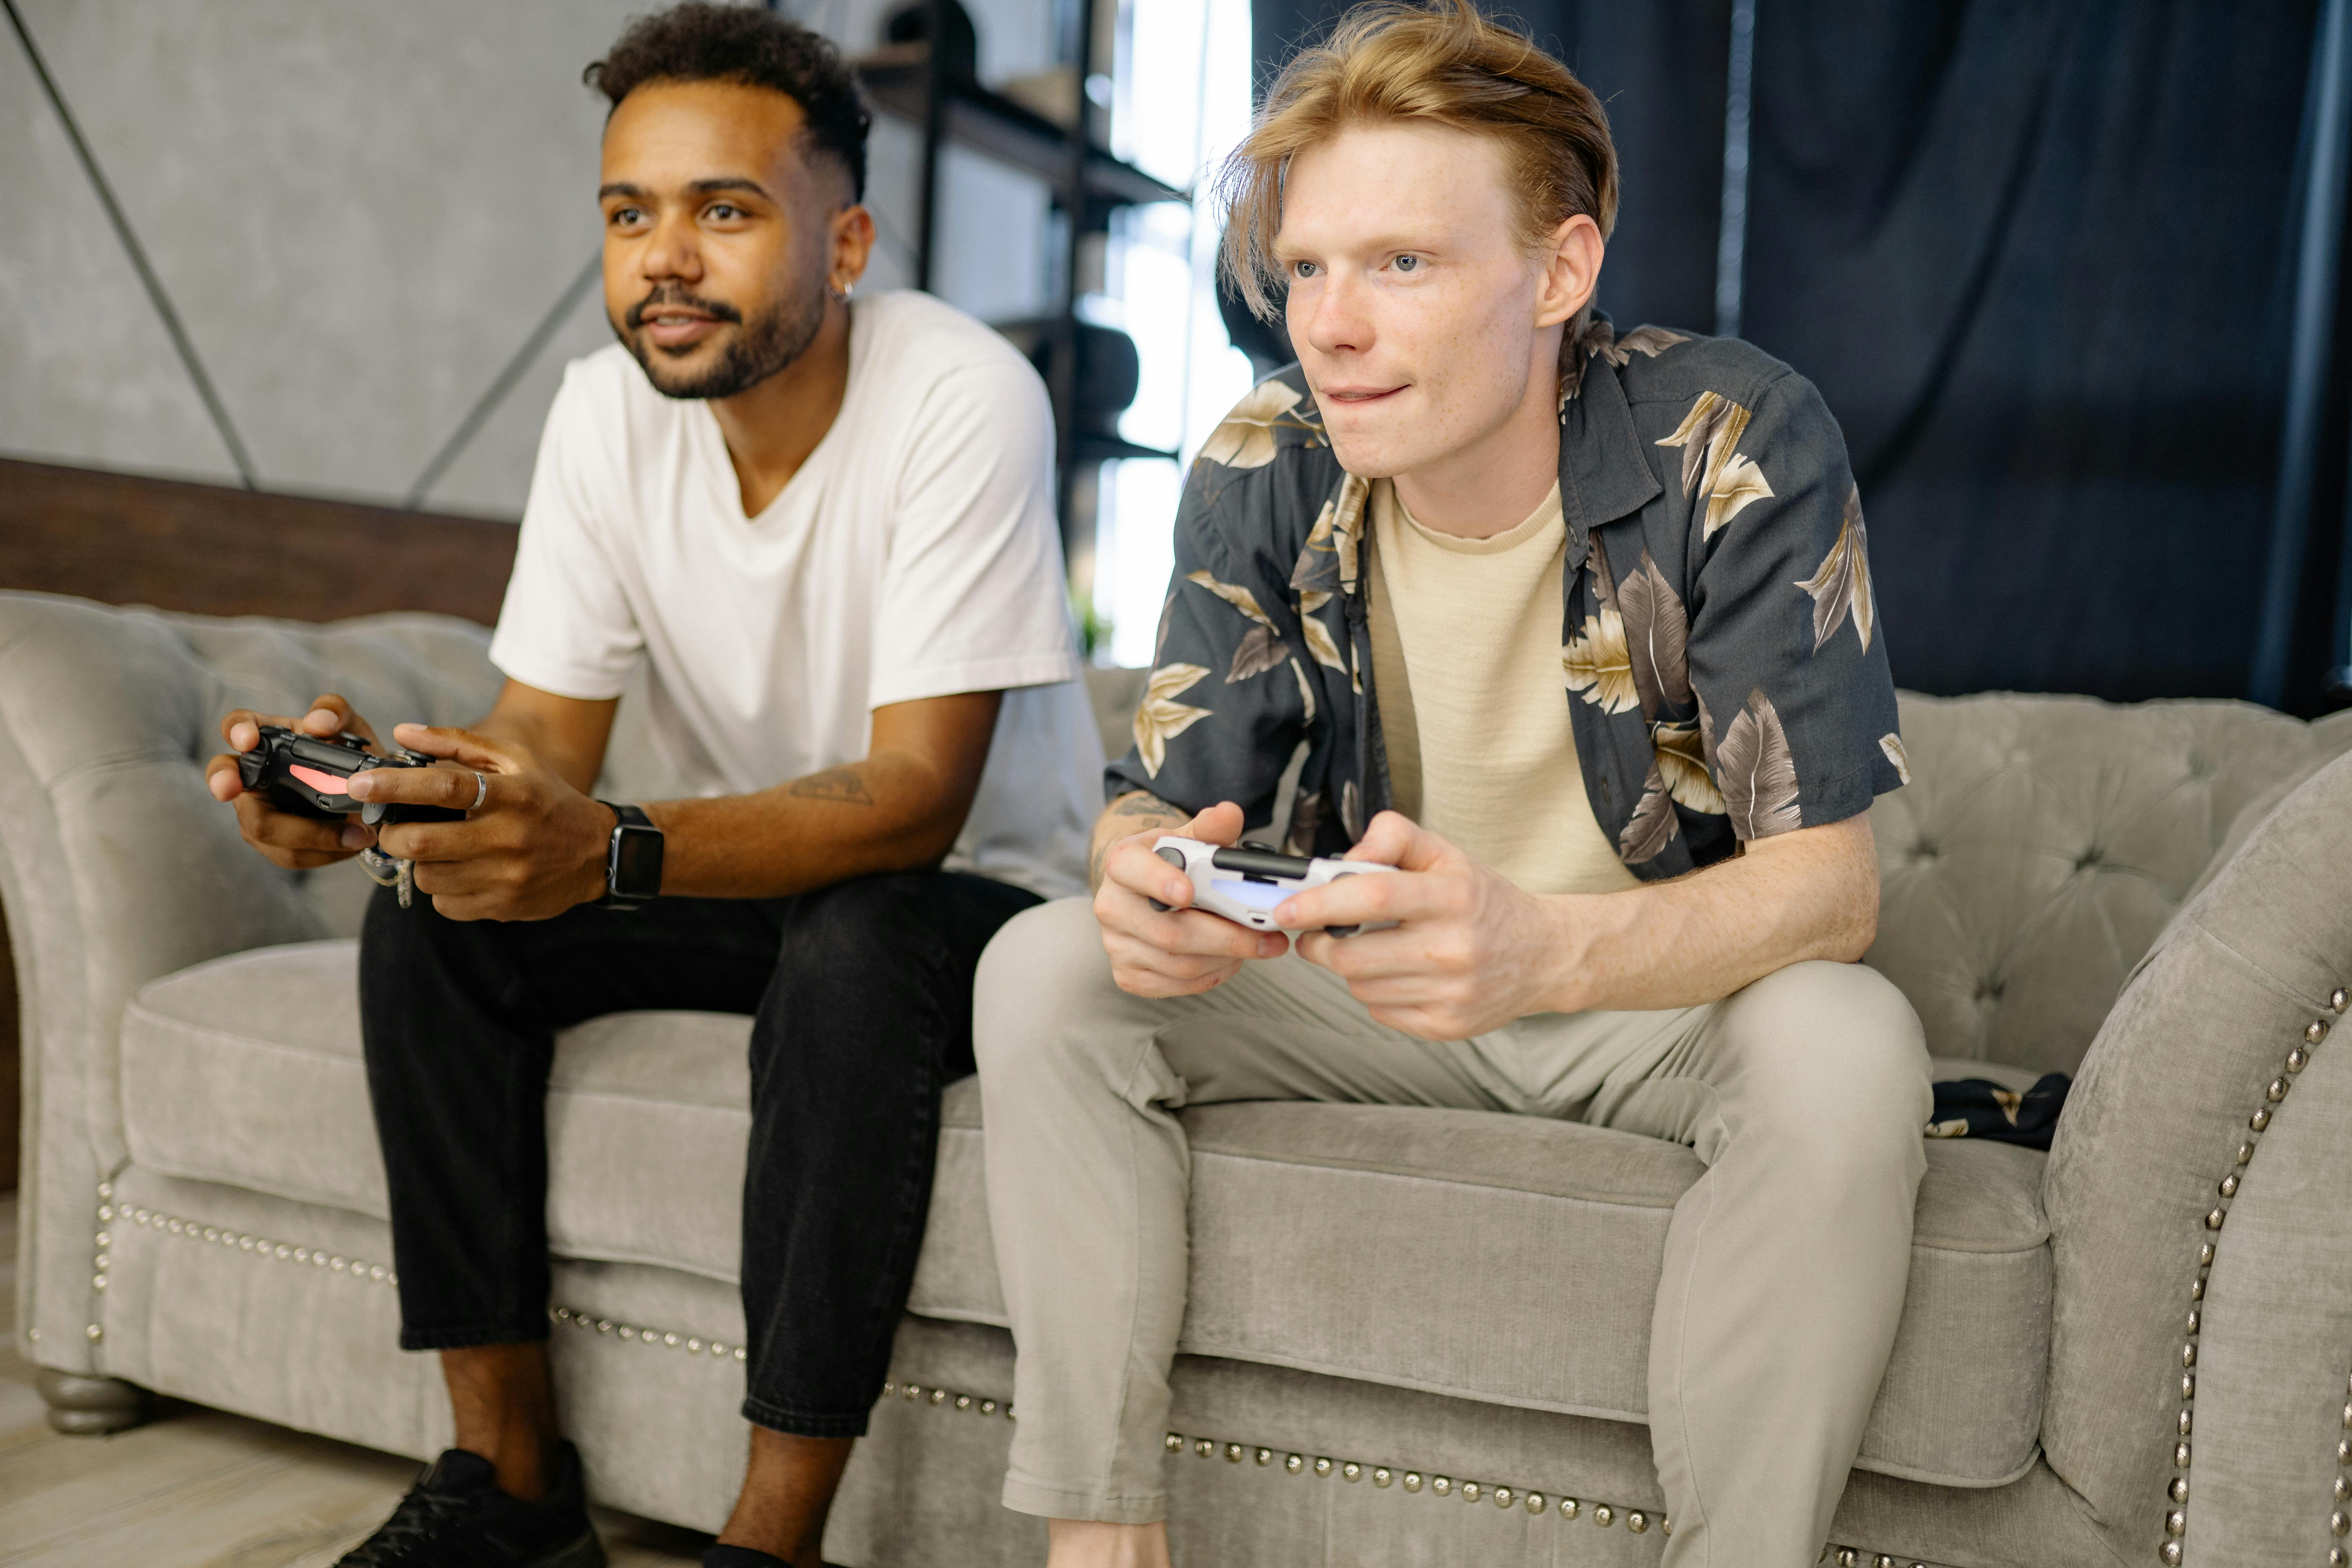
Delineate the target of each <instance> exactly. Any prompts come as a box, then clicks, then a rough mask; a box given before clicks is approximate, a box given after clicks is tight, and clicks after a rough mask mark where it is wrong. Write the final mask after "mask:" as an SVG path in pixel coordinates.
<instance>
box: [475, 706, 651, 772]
mask: <svg viewBox="0 0 2352 1568" xmlns="http://www.w3.org/2000/svg"><path fill="white" fill-rule="evenodd" d="M619 707H620V704H619V702H618V701H617V700H612V701H601V702H589V701H583V700H576V699H571V698H560V697H556V696H553V695H552V694H551V693H548V692H544V691H539V690H536V689H533V688H530V687H528V686H525V685H523V684H521V683H520V681H513V680H509V681H508V682H507V683H506V685H505V687H504V688H503V689H501V690H500V691H499V700H498V701H497V702H496V703H494V704H492V706H491V708H490V710H489V712H488V715H487V716H485V717H484V718H483V720H482V721H481V722H480V723H478V724H476V725H475V726H474V727H473V732H474V733H475V734H478V735H480V736H483V737H485V738H486V739H488V740H492V741H498V742H505V743H507V744H509V745H516V746H520V747H522V748H523V749H524V750H526V751H528V752H530V753H531V754H532V755H533V756H535V757H537V758H538V759H539V760H540V761H541V762H542V763H546V764H547V766H548V769H549V770H550V771H551V772H552V773H554V774H555V776H556V777H558V778H560V779H562V781H563V782H564V783H565V784H570V785H571V786H572V788H573V789H576V790H578V791H579V792H580V793H581V794H582V795H589V794H593V792H594V790H595V788H596V775H597V774H598V773H602V772H603V771H604V747H605V744H606V742H607V741H608V740H609V739H610V738H611V735H612V732H613V715H614V712H615V711H616V710H618V709H619Z"/></svg>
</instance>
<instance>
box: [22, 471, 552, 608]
mask: <svg viewBox="0 0 2352 1568" xmlns="http://www.w3.org/2000/svg"><path fill="white" fill-rule="evenodd" d="M514 550H515V530H514V525H513V524H512V523H510V522H499V521H492V520H489V519H487V518H474V517H442V516H436V515H435V514H433V513H430V512H420V511H400V510H395V509H394V508H391V507H380V506H362V505H360V504H358V503H357V502H354V501H339V500H314V499H312V498H310V497H308V496H287V495H270V494H268V493H266V492H261V491H255V490H240V489H227V488H226V487H225V486H221V485H196V484H188V483H185V482H184V481H181V480H177V479H143V478H140V477H138V476H136V475H131V474H105V473H99V472H96V471H94V470H92V469H89V468H58V467H56V466H54V465H52V464H48V463H19V462H11V461H8V460H6V459H5V458H0V588H31V589H37V590H39V591H41V592H44V593H50V594H74V595H79V596H80V597H82V598H85V599H99V600H102V601H104V602H105V603H107V604H110V605H154V606H155V607H156V608H158V609H163V610H184V611H188V612H191V613H193V614H196V615H205V616H285V617H287V618H288V619H289V620H297V621H331V620H339V619H341V617H343V616H364V615H370V614H373V613H374V612H376V611H380V610H439V611H443V612H445V613H446V614H448V615H453V616H464V617H465V618H466V619H467V620H469V621H479V622H481V623H482V624H483V625H485V626H488V625H489V624H490V623H491V622H493V621H495V620H497V619H498V614H499V599H500V598H501V597H503V596H504V595H505V593H506V585H507V574H508V573H509V571H510V570H511V569H512V568H513V566H514Z"/></svg>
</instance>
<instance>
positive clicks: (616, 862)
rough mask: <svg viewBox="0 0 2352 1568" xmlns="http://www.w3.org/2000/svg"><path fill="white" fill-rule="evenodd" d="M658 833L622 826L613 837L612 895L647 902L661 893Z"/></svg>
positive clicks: (659, 832)
mask: <svg viewBox="0 0 2352 1568" xmlns="http://www.w3.org/2000/svg"><path fill="white" fill-rule="evenodd" d="M661 873H662V836H661V829H659V828H657V827H639V826H635V825H634V824H630V823H624V824H622V825H621V826H620V828H619V829H618V830H617V831H616V832H615V833H614V837H613V866H612V891H613V892H614V894H615V895H616V896H618V897H620V898H624V899H650V898H652V897H654V896H655V895H656V894H657V893H659V892H660V891H661Z"/></svg>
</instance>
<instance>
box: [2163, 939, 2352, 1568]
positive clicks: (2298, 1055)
mask: <svg viewBox="0 0 2352 1568" xmlns="http://www.w3.org/2000/svg"><path fill="white" fill-rule="evenodd" d="M2191 923H2192V924H2194V925H2195V926H2196V928H2197V930H2198V931H2199V933H2200V934H2201V935H2202V936H2204V937H2205V939H2206V940H2207V941H2209V942H2212V943H2213V945H2214V946H2216V947H2218V948H2220V949H2221V951H2222V952H2227V953H2229V954H2230V955H2231V956H2232V957H2233V958H2236V959H2239V960H2240V961H2241V962H2242V963H2244V964H2245V965H2246V967H2247V968H2249V969H2250V970H2252V971H2253V972H2254V973H2257V974H2260V975H2262V976H2263V978H2264V979H2266V980H2270V981H2272V982H2273V984H2274V986H2275V987H2276V989H2277V990H2279V991H2280V992H2281V993H2282V994H2284V995H2286V996H2288V997H2290V998H2293V999H2294V1000H2295V1001H2299V1002H2306V1003H2307V1002H2308V1001H2309V999H2308V998H2306V997H2305V996H2303V995H2302V994H2301V993H2300V992H2299V990H2298V989H2297V988H2296V987H2295V986H2294V985H2291V984H2286V983H2285V982H2284V981H2282V980H2280V979H2279V978H2278V977H2277V976H2275V975H2273V974H2272V973H2270V972H2269V971H2268V970H2267V969H2264V968H2263V966H2262V965H2260V964H2258V963H2254V962H2253V960H2252V959H2251V958H2248V957H2246V955H2245V954H2243V953H2242V952H2239V950H2238V949H2237V948H2235V947H2233V946H2232V945H2231V944H2230V943H2228V942H2223V941H2222V940H2221V938H2220V937H2218V936H2216V935H2215V934H2214V933H2213V932H2212V931H2210V930H2208V929H2207V927H2206V926H2205V923H2204V922H2203V921H2192V922H2191ZM2347 1006H2352V991H2347V988H2346V987H2345V986H2342V985H2338V986H2336V988H2335V989H2334V990H2333V991H2331V992H2330V993H2329V994H2328V995H2327V998H2326V1001H2325V1002H2324V1003H2320V1004H2317V1005H2313V1006H2312V1007H2311V1011H2313V1012H2318V1011H2320V1009H2321V1008H2322V1007H2324V1008H2326V1010H2327V1011H2331V1012H2333V1013H2335V1014H2336V1016H2338V1017H2341V1016H2343V1014H2344V1012H2345V1009H2346V1008H2347ZM2331 1029H2332V1026H2331V1025H2330V1024H2329V1022H2328V1020H2327V1019H2326V1017H2325V1016H2320V1017H2315V1018H2313V1019H2312V1020H2311V1022H2309V1023H2308V1024H2305V1026H2303V1027H2302V1029H2301V1030H2299V1031H2298V1032H2297V1034H2298V1038H2297V1043H2296V1044H2294V1045H2293V1046H2291V1047H2288V1048H2287V1053H2286V1057H2285V1058H2284V1061H2282V1062H2281V1063H2280V1070H2279V1072H2278V1075H2277V1076H2276V1077H2274V1078H2273V1079H2271V1081H2270V1082H2269V1084H2268V1085H2266V1086H2265V1087H2264V1088H2263V1092H2262V1098H2261V1099H2260V1100H2256V1101H2254V1109H2253V1111H2252V1114H2250V1115H2249V1116H2248V1117H2247V1119H2246V1135H2245V1136H2244V1137H2243V1138H2242V1139H2240V1140H2239V1142H2238V1149H2237V1154H2236V1157H2235V1158H2234V1159H2233V1160H2232V1161H2231V1163H2230V1169H2229V1170H2228V1171H2226V1172H2225V1173H2223V1174H2222V1176H2221V1181H2220V1182H2219V1183H2218V1184H2215V1187H2214V1194H2215V1198H2216V1202H2215V1203H2214V1205H2213V1207H2212V1208H2211V1209H2210V1210H2208V1211H2207V1212H2206V1215H2205V1218H2204V1220H2203V1222H2202V1223H2203V1227H2204V1232H2205V1236H2204V1239H2203V1240H2201V1241H2200V1242H2199V1244H2198V1247H2197V1277H2196V1279H2193V1280H2192V1281H2191V1282H2190V1283H2189V1318H2188V1335H2187V1340H2186V1342H2185V1343H2183V1344H2182V1345H2181V1347H2180V1399H2179V1417H2178V1419H2177V1420H2176V1422H2175V1423H2174V1430H2175V1431H2176V1432H2177V1433H2178V1436H2177V1438H2176V1440H2175V1441H2174V1443H2173V1446H2172V1468H2173V1477H2172V1479H2171V1480H2170V1481H2169V1482H2168V1483H2167V1484H2166V1486H2165V1500H2166V1501H2167V1502H2168V1503H2169V1504H2170V1507H2168V1509H2166V1510H2165V1513H2164V1540H2163V1541H2162V1542H2160V1543H2159V1544H2158V1548H2157V1553H2158V1558H2159V1559H2160V1560H2161V1561H2162V1562H2163V1563H2165V1564H2166V1568H2180V1563H2181V1560H2182V1558H2181V1553H2182V1550H2183V1549H2182V1545H2181V1541H2182V1538H2183V1537H2184V1536H2185V1535H2186V1534H2187V1533H2188V1529H2189V1496H2190V1493H2189V1459H2190V1458H2191V1453H2190V1444H2189V1436H2190V1431H2191V1427H2192V1426H2193V1424H2194V1422H2193V1418H2194V1416H2195V1414H2196V1406H2197V1342H2198V1339H2199V1337H2200V1332H2201V1331H2202V1329H2203V1327H2204V1321H2203V1314H2204V1310H2205V1309H2204V1302H2205V1285H2206V1281H2207V1280H2209V1279H2211V1278H2212V1274H2213V1260H2214V1258H2215V1257H2216V1256H2217V1255H2218V1254H2219V1252H2220V1247H2221V1233H2222V1227H2223V1226H2226V1225H2227V1224H2228V1223H2229V1218H2230V1208H2231V1204H2232V1203H2233V1202H2234V1201H2235V1200H2236V1198H2237V1195H2238V1189H2239V1186H2240V1184H2242V1182H2243V1180H2244V1177H2245V1173H2246V1171H2247V1170H2248V1169H2249V1168H2251V1167H2252V1163H2253V1159H2254V1155H2255V1154H2256V1153H2257V1152H2260V1150H2261V1148H2262V1142H2263V1133H2265V1132H2267V1131H2269V1130H2270V1124H2271V1120H2272V1118H2273V1116H2274V1115H2275V1114H2276V1112H2277V1111H2278V1110H2279V1109H2281V1108H2282V1107H2284V1105H2285V1103H2286V1098H2287V1096H2288V1095H2289V1094H2290V1093H2292V1092H2293V1091H2294V1084H2295V1079H2297V1078H2298V1077H2300V1076H2301V1075H2302V1072H2303V1069H2304V1068H2307V1067H2309V1066H2310V1065H2311V1053H2312V1052H2314V1051H2315V1050H2317V1049H2318V1048H2319V1047H2320V1045H2321V1044H2322V1043H2323V1042H2324V1041H2325V1040H2326V1038H2327V1037H2328V1035H2329V1033H2330V1032H2331ZM2346 1394H2347V1400H2352V1383H2347V1390H2346ZM2344 1417H2345V1418H2344V1430H2345V1432H2346V1434H2347V1436H2345V1437H2344V1438H2343V1439H2341V1440H2340V1441H2338V1442H2337V1444H2336V1463H2337V1466H2338V1467H2339V1468H2338V1471H2337V1478H2338V1479H2337V1480H2336V1489H2337V1494H2338V1495H2337V1499H2336V1511H2335V1512H2334V1514H2333V1515H2332V1516H2330V1518H2329V1520H2328V1525H2329V1529H2330V1531H2331V1532H2332V1533H2333V1534H2335V1535H2336V1536H2337V1537H2339V1538H2340V1537H2342V1536H2344V1535H2346V1534H2347V1533H2352V1511H2347V1509H2346V1506H2345V1500H2344V1495H2343V1494H2344V1492H2345V1491H2346V1489H2347V1488H2346V1480H2345V1472H2344V1471H2343V1469H2342V1468H2341V1467H2343V1466H2345V1465H2347V1464H2352V1403H2347V1404H2346V1405H2345V1406H2344ZM2345 1560H2346V1553H2345V1552H2344V1549H2343V1548H2342V1547H2332V1548H2330V1549H2329V1553H2328V1561H2329V1563H2330V1564H2331V1565H2337V1564H2341V1563H2344V1562H2345Z"/></svg>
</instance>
